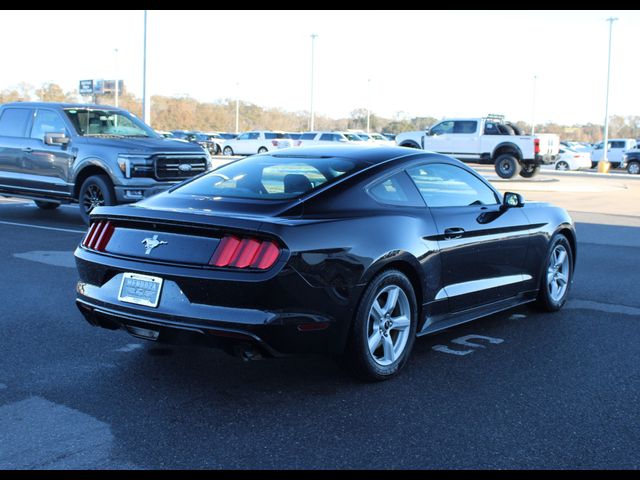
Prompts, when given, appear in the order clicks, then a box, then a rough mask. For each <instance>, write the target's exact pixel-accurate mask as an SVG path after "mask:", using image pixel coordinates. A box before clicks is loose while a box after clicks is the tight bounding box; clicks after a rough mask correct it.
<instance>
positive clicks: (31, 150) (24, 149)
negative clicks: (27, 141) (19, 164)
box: [22, 147, 33, 153]
mask: <svg viewBox="0 0 640 480" xmlns="http://www.w3.org/2000/svg"><path fill="white" fill-rule="evenodd" d="M22 151H23V152H25V153H31V152H33V148H29V147H27V148H23V149H22Z"/></svg>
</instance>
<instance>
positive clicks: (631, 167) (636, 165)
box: [627, 162, 640, 175]
mask: <svg viewBox="0 0 640 480" xmlns="http://www.w3.org/2000/svg"><path fill="white" fill-rule="evenodd" d="M627 172H629V173H631V174H632V175H638V174H639V173H640V162H629V164H628V165H627Z"/></svg>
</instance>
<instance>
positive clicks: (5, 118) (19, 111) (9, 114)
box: [0, 108, 33, 137]
mask: <svg viewBox="0 0 640 480" xmlns="http://www.w3.org/2000/svg"><path fill="white" fill-rule="evenodd" d="M31 115H33V110H32V109H29V108H6V109H5V110H4V112H2V117H0V136H3V137H24V136H26V135H25V133H26V130H27V124H28V123H29V119H30V118H31Z"/></svg>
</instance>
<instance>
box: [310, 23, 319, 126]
mask: <svg viewBox="0 0 640 480" xmlns="http://www.w3.org/2000/svg"><path fill="white" fill-rule="evenodd" d="M317 36H318V34H317V33H312V34H311V109H310V114H309V116H310V119H309V130H311V131H313V123H314V118H313V115H314V114H313V67H314V62H315V58H314V54H315V46H316V37H317Z"/></svg>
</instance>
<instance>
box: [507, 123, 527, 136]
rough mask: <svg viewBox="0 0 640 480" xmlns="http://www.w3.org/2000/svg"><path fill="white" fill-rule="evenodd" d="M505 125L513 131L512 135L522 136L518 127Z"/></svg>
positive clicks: (510, 124)
mask: <svg viewBox="0 0 640 480" xmlns="http://www.w3.org/2000/svg"><path fill="white" fill-rule="evenodd" d="M507 125H508V126H509V127H511V130H513V133H514V134H515V135H524V133H523V132H522V130H521V129H520V127H518V126H517V125H514V124H513V123H508V124H507Z"/></svg>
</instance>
